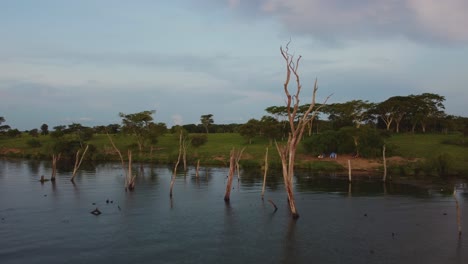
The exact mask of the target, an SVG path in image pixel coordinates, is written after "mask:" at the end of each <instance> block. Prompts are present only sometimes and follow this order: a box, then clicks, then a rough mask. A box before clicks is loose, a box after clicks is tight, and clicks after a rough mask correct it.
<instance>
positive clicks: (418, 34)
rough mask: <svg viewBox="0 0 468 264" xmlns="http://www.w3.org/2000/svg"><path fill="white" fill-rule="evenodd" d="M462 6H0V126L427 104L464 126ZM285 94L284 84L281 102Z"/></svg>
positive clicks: (466, 28) (298, 1)
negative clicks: (402, 99) (296, 93)
mask: <svg viewBox="0 0 468 264" xmlns="http://www.w3.org/2000/svg"><path fill="white" fill-rule="evenodd" d="M467 13H468V1H466V0H444V1H440V0H354V1H349V0H171V1H163V0H153V1H150V0H135V1H124V0H80V1H76V0H41V1H37V0H0V116H3V117H4V118H5V119H6V122H5V123H4V124H7V125H10V126H11V127H12V128H17V129H19V130H30V129H33V128H39V127H40V126H41V125H42V124H44V123H45V124H48V125H49V127H50V128H52V127H54V126H57V125H68V124H72V123H79V124H82V125H85V126H97V125H108V124H116V123H121V119H120V118H119V113H120V112H122V113H125V114H130V113H137V112H141V111H145V110H156V114H155V115H154V116H153V117H154V121H155V122H164V123H166V124H167V126H168V127H171V126H173V125H178V124H191V123H195V124H197V123H199V122H200V116H201V115H204V114H213V119H214V122H215V123H217V124H228V123H245V122H247V121H248V120H249V119H251V118H256V119H259V118H261V117H262V116H263V115H265V114H266V112H265V108H267V107H269V106H273V105H276V106H279V105H285V95H284V91H283V82H284V80H285V63H284V59H283V58H282V56H281V53H280V47H281V46H283V47H284V46H285V45H286V44H287V43H288V42H289V41H290V44H289V51H290V52H291V53H293V54H294V56H295V57H296V58H297V56H299V55H300V56H302V58H301V63H300V67H299V74H300V77H301V81H302V85H303V87H302V92H301V96H302V97H301V103H309V102H310V100H311V95H312V89H313V83H314V80H315V78H317V80H318V86H319V90H318V92H317V101H318V102H321V101H323V100H324V99H325V98H326V97H327V96H329V95H331V94H332V96H331V98H330V99H329V101H328V102H329V103H340V102H346V101H349V100H369V101H371V102H376V103H377V102H381V101H384V100H385V99H387V98H389V97H391V96H397V95H400V96H406V95H410V94H421V93H426V92H428V93H436V94H439V95H442V96H445V98H446V101H445V107H446V112H447V113H448V114H452V115H459V116H465V117H466V116H468V107H467V106H466V101H467V99H468V88H467V87H466V84H468V16H466V14H467ZM294 88H295V86H294V85H291V89H294Z"/></svg>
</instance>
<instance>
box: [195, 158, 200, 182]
mask: <svg viewBox="0 0 468 264" xmlns="http://www.w3.org/2000/svg"><path fill="white" fill-rule="evenodd" d="M199 171H200V160H197V167H196V169H195V177H197V178H198V177H200V173H199Z"/></svg>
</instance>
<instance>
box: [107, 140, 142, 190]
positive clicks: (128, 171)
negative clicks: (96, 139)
mask: <svg viewBox="0 0 468 264" xmlns="http://www.w3.org/2000/svg"><path fill="white" fill-rule="evenodd" d="M106 134H107V137H108V138H109V141H110V142H111V144H112V147H114V150H115V152H117V154H118V155H119V158H120V163H121V165H122V170H123V171H124V173H125V191H127V190H129V191H133V189H135V176H133V175H132V151H131V150H128V166H126V165H125V161H124V158H123V156H122V153H121V152H120V150H119V149H118V148H117V146H116V145H115V144H114V141H113V140H112V138H111V136H110V135H109V133H106Z"/></svg>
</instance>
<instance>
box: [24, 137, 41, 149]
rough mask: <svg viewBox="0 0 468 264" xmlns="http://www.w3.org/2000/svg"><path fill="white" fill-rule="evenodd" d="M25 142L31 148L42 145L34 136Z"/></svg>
mask: <svg viewBox="0 0 468 264" xmlns="http://www.w3.org/2000/svg"><path fill="white" fill-rule="evenodd" d="M26 144H28V146H30V147H32V148H38V147H41V146H42V143H41V142H40V141H39V140H38V139H36V138H31V139H30V140H28V141H27V142H26Z"/></svg>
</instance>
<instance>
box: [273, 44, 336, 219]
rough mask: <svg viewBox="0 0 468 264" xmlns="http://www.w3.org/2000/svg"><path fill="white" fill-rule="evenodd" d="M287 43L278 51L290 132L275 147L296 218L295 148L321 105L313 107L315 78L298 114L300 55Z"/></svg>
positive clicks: (293, 214) (315, 90) (291, 207)
mask: <svg viewBox="0 0 468 264" xmlns="http://www.w3.org/2000/svg"><path fill="white" fill-rule="evenodd" d="M288 45H289V43H288V44H287V45H286V47H285V49H283V47H281V48H280V51H281V55H282V56H283V58H284V61H285V63H286V80H285V82H284V85H283V86H284V93H285V94H286V110H287V116H288V121H289V128H290V132H289V135H288V140H287V142H286V144H285V145H280V144H278V143H277V142H276V148H277V150H278V153H279V156H280V158H281V165H282V167H283V179H284V186H285V188H286V193H287V195H288V201H289V208H290V210H291V214H292V217H293V218H294V219H296V218H298V217H299V213H298V211H297V209H296V203H295V200H294V193H293V177H294V162H295V159H296V150H297V146H298V144H299V142H300V141H301V139H302V135H303V134H304V129H305V127H306V125H307V124H308V123H311V125H312V122H313V120H314V119H315V117H316V116H317V114H318V110H319V109H320V107H321V106H320V107H318V108H316V107H315V97H316V94H317V90H318V86H317V80H315V84H314V88H313V94H312V100H311V103H310V105H309V108H308V109H307V110H306V111H305V113H304V114H303V115H302V116H298V110H299V101H300V100H299V95H300V92H301V89H302V84H301V81H300V77H299V73H298V68H299V62H300V60H301V56H299V57H298V58H297V59H295V60H294V56H293V55H291V54H290V53H289V52H288ZM291 74H292V75H294V78H295V80H296V92H295V93H294V94H292V95H291V93H290V91H289V81H290V80H291ZM329 97H330V96H328V97H327V98H326V100H325V102H324V103H323V104H322V106H323V105H325V103H326V102H327V100H328V98H329Z"/></svg>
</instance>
